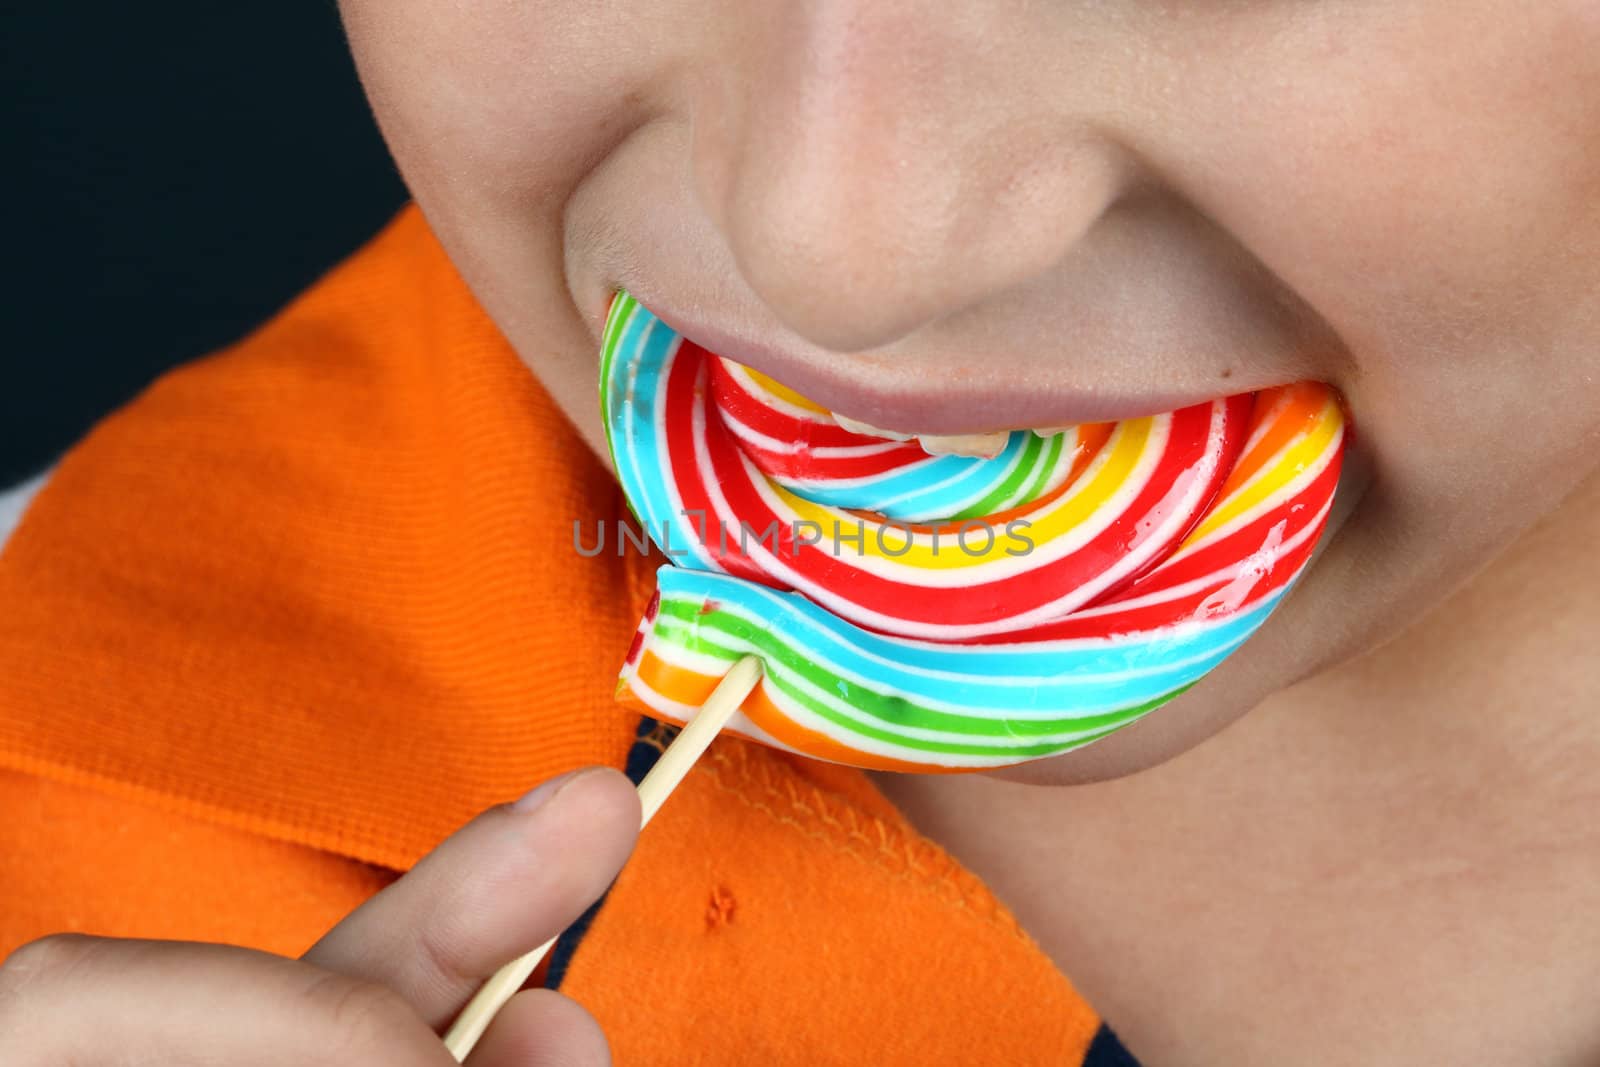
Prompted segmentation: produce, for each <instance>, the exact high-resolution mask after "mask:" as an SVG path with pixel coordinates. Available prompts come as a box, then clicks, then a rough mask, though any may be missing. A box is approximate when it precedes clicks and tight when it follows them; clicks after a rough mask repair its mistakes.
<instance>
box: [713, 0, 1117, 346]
mask: <svg viewBox="0 0 1600 1067" xmlns="http://www.w3.org/2000/svg"><path fill="white" fill-rule="evenodd" d="M778 7H779V8H780V10H781V14H777V15H771V14H770V13H771V10H772V9H771V8H770V7H769V6H768V5H748V7H747V8H746V10H754V9H760V10H762V11H763V12H765V13H767V14H766V15H765V16H764V17H765V18H766V24H764V25H759V26H750V27H746V29H747V30H748V31H749V32H752V33H754V34H756V35H757V40H758V47H757V48H755V49H746V50H744V52H743V54H745V55H754V56H755V57H756V58H755V62H753V63H751V64H750V65H749V66H748V67H745V68H743V69H739V70H737V71H729V72H727V73H725V74H724V75H722V76H721V77H720V78H718V79H713V82H712V84H714V85H715V86H716V91H714V92H712V93H708V94H707V95H706V96H704V97H702V101H701V105H700V106H699V107H698V108H697V114H696V116H695V140H694V168H695V183H696V189H697V192H698V194H699V196H700V197H701V200H702V203H703V204H704V206H705V208H706V210H707V211H708V213H709V214H710V215H711V216H712V218H713V220H714V221H715V222H716V224H717V225H718V226H719V227H720V228H721V229H722V232H723V235H724V237H725V239H726V241H727V243H728V246H729V248H730V250H731V252H732V254H733V257H734V260H735V262H736V263H737V264H738V267H739V269H740V271H741V272H742V273H743V275H744V279H745V281H746V282H747V284H749V285H750V286H751V288H752V289H753V290H754V291H755V293H756V294H757V295H758V296H759V297H760V298H761V299H762V300H763V301H764V302H765V303H766V304H767V305H768V307H769V308H770V309H771V310H772V311H773V312H774V313H775V314H776V315H777V316H778V318H780V319H781V320H782V321H783V322H784V323H785V324H786V325H787V326H789V327H790V328H791V329H793V330H795V331H797V332H798V333H800V334H801V335H803V336H805V337H807V338H808V339H810V340H812V341H814V342H816V343H818V344H821V345H824V346H827V347H829V348H832V349H835V350H837V351H860V350H865V349H870V348H874V347H877V346H879V345H883V344H887V343H889V342H891V341H894V340H896V339H898V338H900V337H903V336H905V335H906V334H909V333H912V332H914V331H916V330H917V329H919V328H920V327H922V326H924V325H926V324H927V323H929V322H932V321H934V320H936V319H938V318H940V317H943V316H947V315H952V314H954V313H956V312H958V311H960V310H962V309H964V308H967V307H969V306H971V305H973V304H976V303H979V302H982V301H984V300H985V299H987V298H990V297H993V296H994V295H996V294H998V293H1001V292H1004V291H1005V290H1007V289H1008V288H1010V287H1013V286H1016V285H1018V284H1020V283H1022V282H1025V281H1026V280H1027V279H1029V278H1031V277H1033V276H1034V275H1036V274H1038V273H1039V272H1042V271H1045V270H1047V269H1048V268H1049V267H1050V266H1051V265H1052V264H1054V263H1056V262H1058V261H1059V260H1060V259H1061V258H1062V257H1063V256H1064V255H1066V254H1067V252H1068V251H1069V250H1070V248H1071V247H1072V245H1073V244H1074V243H1075V242H1076V241H1077V240H1079V239H1080V238H1081V237H1082V235H1083V234H1084V233H1085V232H1086V231H1087V230H1088V229H1089V228H1090V227H1091V226H1092V225H1093V223H1094V221H1095V220H1096V219H1097V218H1098V217H1099V216H1100V215H1101V214H1102V213H1103V212H1104V211H1105V209H1106V207H1107V206H1108V205H1109V204H1110V203H1112V202H1113V201H1114V200H1115V198H1116V196H1117V194H1118V191H1119V188H1120V187H1121V186H1122V184H1124V171H1125V168H1124V167H1123V165H1122V161H1121V156H1120V155H1119V153H1118V152H1117V150H1116V148H1115V146H1114V144H1113V143H1112V142H1111V141H1110V139H1109V138H1108V137H1107V136H1105V135H1104V134H1103V133H1101V132H1100V129H1101V127H1100V126H1099V125H1098V124H1097V123H1095V122H1094V121H1093V120H1092V116H1091V115H1090V113H1089V110H1088V108H1087V107H1086V106H1084V102H1083V101H1076V102H1075V101H1074V100H1072V99H1063V98H1062V96H1063V94H1061V93H1060V92H1059V89H1060V85H1061V79H1060V78H1059V77H1058V76H1057V74H1056V72H1059V71H1060V69H1061V67H1062V65H1063V63H1070V57H1062V56H1059V55H1055V56H1051V55H1048V54H1046V55H1044V56H1042V57H1041V54H1040V50H1041V45H1040V43H1039V42H1038V41H1030V40H1028V36H1029V30H1030V27H1029V26H1028V25H1027V24H1026V20H1025V16H1024V15H1021V14H1018V13H1017V8H1018V7H1021V8H1022V9H1023V10H1026V9H1027V5H1009V4H994V5H987V4H986V5H963V4H948V3H947V2H946V0H918V2H909V0H850V2H846V0H819V2H813V3H806V4H786V5H778ZM972 8H983V9H990V10H989V11H988V13H986V14H981V15H977V14H971V13H968V12H969V10H970V9H972ZM1007 10H1009V11H1010V12H1011V13H1010V14H1005V13H1004V12H1005V11H1007ZM956 11H960V12H963V13H962V14H959V15H957V14H954V13H953V12H956ZM1066 95H1067V96H1070V95H1071V94H1066Z"/></svg>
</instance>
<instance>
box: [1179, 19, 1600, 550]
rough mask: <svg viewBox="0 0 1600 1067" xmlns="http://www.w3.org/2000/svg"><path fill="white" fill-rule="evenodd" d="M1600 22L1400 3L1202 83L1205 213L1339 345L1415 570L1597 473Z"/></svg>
mask: <svg viewBox="0 0 1600 1067" xmlns="http://www.w3.org/2000/svg"><path fill="white" fill-rule="evenodd" d="M1597 7H1600V5H1593V4H1577V3H1559V2H1558V3H1552V4H1548V5H1541V6H1539V8H1538V9H1537V10H1533V9H1525V8H1523V7H1520V6H1518V7H1515V8H1513V7H1511V6H1509V5H1508V4H1507V3H1505V2H1504V0H1467V2H1457V0H1453V2H1452V3H1451V4H1449V5H1448V7H1447V6H1446V5H1444V4H1443V3H1442V2H1440V0H1433V2H1422V3H1418V4H1413V5H1404V6H1401V5H1394V6H1390V5H1382V6H1381V7H1379V8H1374V9H1372V10H1371V11H1369V12H1360V11H1353V12H1351V13H1348V14H1347V15H1346V16H1341V17H1340V18H1338V19H1333V20H1330V22H1329V24H1328V25H1327V26H1323V25H1322V24H1321V23H1320V22H1318V21H1316V20H1301V21H1296V22H1292V23H1288V22H1286V23H1285V24H1283V25H1279V26H1276V27H1268V26H1265V25H1263V26H1261V27H1260V29H1261V33H1262V37H1261V39H1260V40H1259V41H1252V40H1243V41H1236V42H1233V43H1234V45H1235V47H1234V48H1232V49H1231V50H1230V54H1232V55H1235V56H1237V59H1236V60H1233V61H1231V62H1232V63H1233V64H1234V65H1233V66H1231V67H1230V66H1228V65H1227V64H1226V63H1225V64H1224V65H1223V66H1222V67H1213V68H1211V69H1209V70H1208V71H1205V72H1202V71H1200V70H1198V69H1196V70H1193V71H1190V72H1189V75H1188V76H1189V78H1190V79H1191V80H1192V81H1193V82H1194V84H1197V85H1209V86H1211V87H1212V88H1211V89H1210V90H1209V91H1208V92H1205V93H1201V94H1198V95H1197V96H1196V97H1195V100H1194V102H1193V103H1192V104H1191V105H1190V111H1189V113H1188V114H1187V115H1186V116H1185V121H1186V122H1188V123H1189V124H1190V127H1191V128H1192V129H1195V130H1204V131H1207V135H1206V136H1204V137H1196V138H1194V139H1193V141H1192V142H1191V146H1192V147H1191V149H1190V150H1191V151H1192V152H1193V153H1194V154H1193V156H1192V157H1191V158H1189V159H1187V160H1186V161H1185V167H1186V170H1187V173H1188V174H1190V175H1191V176H1192V180H1193V187H1192V188H1191V189H1190V190H1189V192H1190V193H1191V195H1193V196H1194V197H1195V199H1196V200H1197V202H1199V203H1200V204H1201V205H1202V206H1203V207H1204V208H1205V209H1206V210H1207V212H1208V213H1210V214H1211V215H1213V217H1215V218H1217V219H1218V220H1219V222H1221V223H1222V224H1223V225H1224V226H1226V227H1228V228H1229V229H1230V230H1231V231H1232V232H1233V233H1235V234H1237V235H1238V236H1239V237H1240V239H1241V240H1242V241H1243V242H1244V243H1245V244H1246V245H1247V246H1248V247H1249V248H1250V249H1251V251H1252V252H1253V253H1254V254H1255V255H1256V256H1258V257H1259V258H1260V259H1261V260H1262V261H1263V262H1264V263H1266V265H1267V266H1268V267H1269V268H1270V269H1271V270H1273V272H1274V273H1276V274H1277V275H1278V276H1279V277H1281V278H1283V279H1284V280H1285V281H1286V282H1287V283H1288V284H1289V285H1290V286H1291V287H1292V288H1293V289H1294V290H1295V291H1296V292H1297V293H1298V294H1299V295H1300V296H1301V297H1302V298H1303V299H1304V300H1305V301H1306V302H1307V303H1308V304H1309V305H1310V306H1311V307H1312V308H1313V309H1314V310H1315V312H1316V313H1317V314H1318V315H1320V316H1321V317H1322V318H1323V319H1325V320H1326V321H1327V322H1328V323H1329V325H1330V326H1332V328H1333V330H1334V331H1335V332H1336V333H1337V334H1338V336H1339V338H1340V339H1341V341H1342V342H1343V344H1344V346H1345V348H1346V350H1347V351H1348V353H1349V359H1348V361H1347V363H1346V365H1345V366H1344V367H1343V368H1341V369H1339V370H1338V371H1337V373H1338V374H1339V378H1338V380H1337V384H1339V385H1340V386H1341V388H1343V389H1344V391H1345V392H1346V394H1347V395H1348V396H1349V398H1350V400H1351V403H1352V408H1353V411H1354V415H1355V421H1356V425H1357V431H1358V434H1359V435H1360V436H1361V437H1362V438H1363V439H1364V440H1365V441H1366V443H1367V444H1368V445H1369V446H1370V447H1371V449H1372V451H1373V453H1374V456H1375V460H1376V462H1377V465H1378V477H1379V480H1380V482H1381V483H1383V485H1384V487H1385V493H1386V494H1387V496H1388V497H1389V498H1390V500H1391V502H1392V506H1393V507H1394V509H1395V510H1396V513H1397V515H1396V519H1397V521H1403V522H1404V524H1405V526H1406V527H1407V528H1410V529H1413V530H1415V531H1417V533H1418V535H1419V541H1418V542H1413V545H1412V548H1411V551H1412V552H1417V551H1420V548H1419V547H1418V546H1419V545H1420V544H1422V543H1429V544H1430V548H1429V551H1434V552H1439V551H1443V552H1444V553H1446V554H1449V553H1452V552H1460V553H1461V554H1462V557H1463V558H1462V559H1461V560H1460V561H1459V562H1462V563H1463V564H1464V563H1465V562H1466V558H1465V557H1466V556H1467V555H1468V554H1470V553H1472V552H1479V553H1481V552H1484V551H1487V550H1488V549H1489V547H1490V546H1492V545H1494V544H1498V543H1502V542H1503V541H1504V539H1505V538H1506V537H1507V536H1509V535H1510V534H1511V533H1514V532H1515V531H1516V530H1517V529H1520V528H1521V527H1522V526H1525V525H1526V524H1527V522H1529V521H1531V519H1532V518H1533V517H1536V516H1537V515H1538V514H1539V513H1541V512H1542V511H1544V510H1547V509H1548V508H1549V507H1552V506H1554V504H1555V502H1557V501H1558V500H1559V499H1560V497H1561V496H1562V495H1564V493H1565V492H1566V491H1567V490H1568V489H1570V487H1571V486H1572V485H1573V484H1574V483H1575V482H1576V480H1577V478H1578V477H1580V476H1581V475H1582V473H1583V472H1584V471H1585V470H1587V469H1588V468H1589V467H1590V466H1592V464H1593V458H1592V457H1591V455H1590V452H1591V451H1592V442H1593V440H1594V434H1595V432H1596V429H1597V427H1600V392H1597V377H1600V375H1597V374H1596V371H1597V369H1600V367H1597V363H1600V360H1597V358H1596V356H1595V354H1594V349H1593V343H1592V339H1593V337H1594V336H1595V333H1594V331H1595V326H1596V319H1597V307H1596V300H1597V298H1596V294H1597V293H1600V154H1597V153H1596V151H1595V149H1594V146H1595V145H1596V144H1600V28H1597V27H1600V17H1597V16H1596V14H1595V9H1596V8H1597ZM1507 26H1515V27H1516V30H1515V32H1508V31H1507V29H1506V27H1507ZM1268 30H1271V32H1270V33H1269V32H1267V31H1268ZM1220 54H1222V52H1221V51H1209V61H1210V62H1213V63H1214V62H1215V61H1216V60H1217V56H1218V55H1220ZM1202 74H1205V75H1207V78H1204V79H1203V78H1202ZM1242 97H1248V98H1250V106H1249V107H1248V108H1235V109H1234V110H1233V111H1232V112H1231V114H1230V113H1226V112H1225V111H1224V110H1222V108H1221V107H1220V106H1219V105H1222V104H1224V103H1226V102H1227V101H1230V100H1232V101H1235V102H1236V101H1237V100H1238V99H1240V98H1242ZM1179 169H1182V168H1179ZM1424 532H1426V534H1427V535H1428V537H1429V542H1421V541H1420V536H1421V534H1422V533H1424Z"/></svg>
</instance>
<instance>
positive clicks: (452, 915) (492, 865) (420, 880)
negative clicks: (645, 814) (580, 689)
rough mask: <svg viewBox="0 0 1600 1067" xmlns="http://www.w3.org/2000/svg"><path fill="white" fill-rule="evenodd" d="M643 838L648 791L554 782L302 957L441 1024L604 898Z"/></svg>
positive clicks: (604, 776) (582, 775) (500, 813)
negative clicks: (487, 982)
mask: <svg viewBox="0 0 1600 1067" xmlns="http://www.w3.org/2000/svg"><path fill="white" fill-rule="evenodd" d="M638 832H639V799H638V795H637V794H636V793H635V792H634V790H633V786H632V785H631V784H630V783H629V782H628V780H627V778H625V777H623V776H622V775H621V774H619V773H618V772H616V771H614V770H610V769H608V768H591V769H589V770H585V771H579V772H576V773H574V774H571V775H568V776H566V777H565V778H560V779H556V780H555V781H553V782H547V783H546V784H545V785H544V786H542V787H540V789H539V790H535V792H534V793H533V794H530V795H529V796H528V797H526V798H524V799H523V800H521V801H518V802H517V804H515V805H507V806H505V807H499V808H494V809H492V810H490V811H488V812H485V813H484V814H483V815H480V816H479V817H478V818H476V819H474V820H473V821H472V822H470V823H468V824H467V825H466V826H465V827H463V828H462V829H460V830H459V831H457V832H456V833H455V834H454V835H452V836H451V837H450V838H449V839H448V840H446V841H445V842H444V843H443V844H441V845H440V846H439V847H438V848H437V849H435V850H434V851H433V852H431V853H429V854H428V855H427V856H426V857H424V858H423V860H422V861H421V862H420V863H418V864H417V866H416V867H415V868H413V869H412V870H411V872H410V873H408V874H406V875H405V876H404V877H403V878H401V879H399V880H398V881H396V882H394V883H393V884H392V885H390V886H388V887H387V888H386V889H384V890H383V891H382V892H380V893H379V894H377V895H376V896H374V897H373V898H372V899H371V900H369V901H367V902H366V903H365V904H363V905H362V906H361V907H359V908H357V909H356V910H355V911H353V912H351V913H350V915H349V916H347V917H346V918H345V920H344V921H343V922H341V923H340V924H339V925H338V926H336V927H334V928H333V929H332V930H331V931H329V932H328V934H327V936H325V937H324V938H323V939H322V940H321V941H319V942H317V943H316V944H315V945H314V946H312V948H311V950H310V951H309V952H307V953H306V955H305V957H304V959H305V960H306V961H307V962H310V963H315V964H317V965H318V966H320V967H326V968H328V969H329V970H334V971H340V972H342V973H344V974H348V975H352V976H355V977H358V978H363V979H366V980H368V981H373V982H382V983H383V984H384V985H387V986H389V987H390V988H391V989H394V990H395V991H396V992H398V993H399V994H400V995H401V996H403V997H404V998H405V999H406V1001H407V1002H408V1003H410V1004H411V1005H412V1007H413V1009H415V1010H416V1012H417V1013H418V1014H419V1015H421V1016H422V1017H423V1018H424V1019H425V1020H427V1021H428V1023H429V1025H431V1026H433V1027H435V1028H443V1026H444V1025H445V1024H446V1023H448V1022H449V1021H450V1020H451V1019H452V1018H454V1017H455V1015H456V1013H457V1012H459V1011H460V1010H461V1007H462V1005H463V1004H465V1003H466V1001H467V999H468V998H469V997H470V996H471V995H472V994H473V993H474V992H476V991H477V989H478V987H479V986H480V985H481V984H482V983H483V980H484V979H486V978H488V977H489V976H490V975H491V974H493V973H494V972H495V971H496V970H497V969H498V968H499V967H500V965H501V964H504V963H507V962H509V961H510V960H513V959H515V958H517V957H518V956H520V955H522V954H523V953H525V952H528V951H530V950H532V949H533V948H535V947H537V946H538V945H541V944H543V943H544V942H545V941H548V940H549V939H550V938H552V937H554V936H555V935H556V934H558V933H560V932H561V930H563V929H565V928H566V926H567V925H568V924H569V923H571V922H572V920H574V919H576V918H577V917H578V916H579V915H580V914H581V913H582V912H583V909H584V908H586V907H588V906H589V904H590V903H592V902H593V901H594V900H595V899H596V898H597V897H599V895H600V894H601V893H603V892H605V889H606V886H607V885H609V884H610V883H611V880H612V879H613V878H615V877H616V874H617V871H618V870H619V869H621V867H622V862H623V860H625V859H626V858H627V856H628V853H629V851H630V850H631V849H632V848H633V841H634V838H635V837H636V836H637V835H638Z"/></svg>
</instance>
